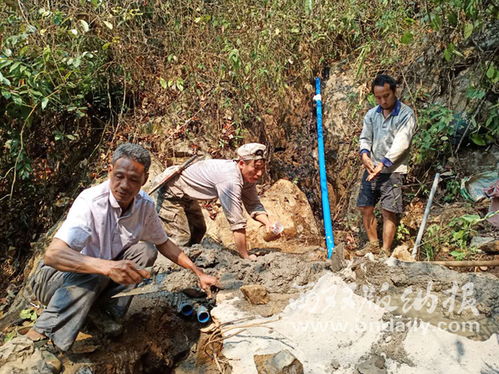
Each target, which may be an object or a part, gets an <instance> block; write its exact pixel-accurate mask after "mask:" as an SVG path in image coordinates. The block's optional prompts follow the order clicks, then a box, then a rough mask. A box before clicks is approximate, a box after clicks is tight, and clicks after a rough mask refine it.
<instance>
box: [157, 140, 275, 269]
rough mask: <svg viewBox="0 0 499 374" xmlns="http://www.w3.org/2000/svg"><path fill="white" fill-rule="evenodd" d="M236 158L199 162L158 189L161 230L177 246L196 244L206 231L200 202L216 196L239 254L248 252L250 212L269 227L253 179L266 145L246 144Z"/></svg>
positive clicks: (261, 166)
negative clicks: (247, 220)
mask: <svg viewBox="0 0 499 374" xmlns="http://www.w3.org/2000/svg"><path fill="white" fill-rule="evenodd" d="M236 152H237V160H203V161H198V162H196V163H194V164H192V165H191V166H189V167H188V168H186V169H185V170H184V171H182V173H181V174H180V175H179V176H177V177H175V178H172V180H170V181H168V182H167V183H166V185H165V186H163V187H162V188H161V189H160V190H159V193H158V207H159V212H158V214H159V216H160V218H161V219H162V221H163V223H164V225H165V230H166V232H167V233H168V235H170V237H171V238H172V239H173V240H174V241H175V242H176V243H177V244H178V245H187V246H189V245H192V244H195V243H199V242H200V241H201V239H202V238H203V236H204V234H205V232H206V224H205V222H204V218H203V213H202V212H201V208H200V206H199V203H198V200H212V199H216V198H218V199H219V200H220V204H221V205H222V208H223V211H224V214H225V217H226V218H227V221H228V222H229V225H230V229H231V230H232V232H233V234H234V242H235V245H236V249H237V251H238V252H239V255H240V256H241V257H242V258H245V259H252V260H254V259H255V258H256V257H255V255H250V254H249V253H248V248H247V241H246V217H245V216H244V212H243V207H244V208H245V209H246V211H247V212H248V213H249V215H250V216H251V217H252V218H253V219H255V220H257V221H259V222H261V223H262V224H263V225H265V227H266V230H267V231H270V230H272V224H273V223H272V222H270V221H269V218H268V215H267V212H266V211H265V208H264V207H263V205H262V203H261V202H260V199H259V197H258V194H257V191H256V182H257V181H258V180H259V179H260V177H261V176H262V175H263V173H264V172H265V166H266V163H265V156H266V147H265V146H264V145H263V144H259V143H248V144H244V145H243V146H241V147H239V148H238V149H237V151H236Z"/></svg>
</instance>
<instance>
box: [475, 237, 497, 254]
mask: <svg viewBox="0 0 499 374" xmlns="http://www.w3.org/2000/svg"><path fill="white" fill-rule="evenodd" d="M470 246H472V247H477V248H478V249H480V250H481V251H484V252H499V240H497V239H495V238H493V237H491V236H474V237H473V238H472V239H471V244H470Z"/></svg>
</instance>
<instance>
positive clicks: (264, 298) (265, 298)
mask: <svg viewBox="0 0 499 374" xmlns="http://www.w3.org/2000/svg"><path fill="white" fill-rule="evenodd" d="M241 292H242V293H243V295H244V298H245V299H246V300H248V301H249V302H250V303H251V304H253V305H263V304H267V303H268V302H269V300H270V298H269V295H268V292H267V289H266V288H265V287H263V286H261V285H259V284H250V285H246V286H242V287H241Z"/></svg>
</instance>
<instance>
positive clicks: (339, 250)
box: [329, 243, 347, 273]
mask: <svg viewBox="0 0 499 374" xmlns="http://www.w3.org/2000/svg"><path fill="white" fill-rule="evenodd" d="M329 261H330V265H331V271H332V272H334V273H336V272H338V271H341V269H343V268H344V267H346V265H347V263H346V261H345V245H344V244H343V243H340V244H338V245H337V246H336V247H335V248H334V252H333V255H332V256H331V259H330V260H329Z"/></svg>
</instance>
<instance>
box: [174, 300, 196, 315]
mask: <svg viewBox="0 0 499 374" xmlns="http://www.w3.org/2000/svg"><path fill="white" fill-rule="evenodd" d="M177 312H178V313H180V314H182V315H183V316H186V317H189V316H190V315H191V314H192V313H193V312H194V308H193V306H192V304H190V303H188V302H181V303H180V304H178V305H177Z"/></svg>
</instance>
